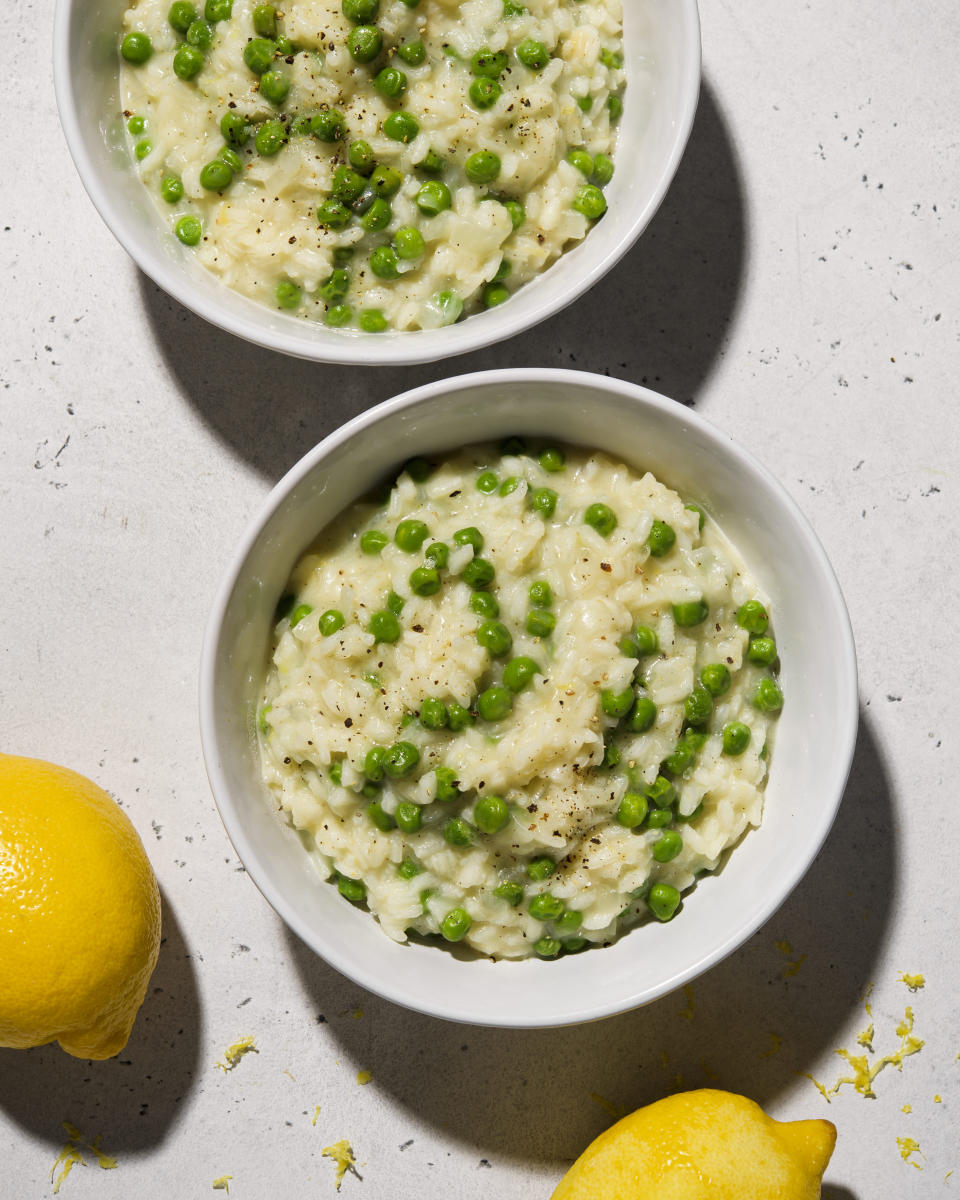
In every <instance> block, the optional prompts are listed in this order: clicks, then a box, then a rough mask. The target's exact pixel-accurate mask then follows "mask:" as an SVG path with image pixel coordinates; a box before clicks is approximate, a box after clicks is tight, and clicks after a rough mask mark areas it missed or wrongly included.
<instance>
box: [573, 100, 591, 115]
mask: <svg viewBox="0 0 960 1200" xmlns="http://www.w3.org/2000/svg"><path fill="white" fill-rule="evenodd" d="M577 108H579V109H580V111H581V112H585V113H588V112H589V111H590V109H591V108H593V97H592V96H577Z"/></svg>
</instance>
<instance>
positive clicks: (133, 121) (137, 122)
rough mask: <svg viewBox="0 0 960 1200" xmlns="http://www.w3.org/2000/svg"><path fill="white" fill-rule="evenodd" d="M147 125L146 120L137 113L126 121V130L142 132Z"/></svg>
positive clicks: (135, 132) (136, 132) (134, 132)
mask: <svg viewBox="0 0 960 1200" xmlns="http://www.w3.org/2000/svg"><path fill="white" fill-rule="evenodd" d="M146 127H147V122H146V120H145V119H144V118H143V117H141V116H138V115H136V114H135V115H134V116H132V117H131V118H130V120H129V121H128V122H127V131H128V132H129V133H132V134H138V133H143V131H144V130H145V129H146Z"/></svg>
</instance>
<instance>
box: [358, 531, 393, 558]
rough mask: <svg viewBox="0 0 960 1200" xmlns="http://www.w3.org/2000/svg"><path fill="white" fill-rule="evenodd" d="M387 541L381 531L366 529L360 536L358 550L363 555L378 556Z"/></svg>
mask: <svg viewBox="0 0 960 1200" xmlns="http://www.w3.org/2000/svg"><path fill="white" fill-rule="evenodd" d="M389 540H390V539H389V538H388V537H387V535H386V534H385V533H384V532H383V531H382V530H380V529H367V530H364V532H363V533H362V534H361V535H360V549H361V550H362V551H363V553H364V554H379V553H380V551H381V550H382V549H383V548H384V546H385V545H386V544H387V542H389Z"/></svg>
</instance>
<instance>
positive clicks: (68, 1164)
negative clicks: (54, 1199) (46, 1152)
mask: <svg viewBox="0 0 960 1200" xmlns="http://www.w3.org/2000/svg"><path fill="white" fill-rule="evenodd" d="M64 1124H66V1122H64ZM77 1163H79V1164H80V1166H81V1167H85V1166H86V1165H87V1164H86V1163H85V1162H84V1161H83V1155H82V1154H81V1153H80V1151H79V1149H78V1148H77V1146H76V1145H75V1144H74V1142H72V1141H70V1142H67V1144H66V1145H65V1146H64V1148H63V1149H62V1150H61V1151H60V1153H59V1154H58V1155H57V1158H56V1161H55V1162H54V1164H53V1166H52V1167H51V1168H50V1180H51V1182H52V1183H53V1194H54V1195H56V1194H57V1192H59V1191H60V1187H61V1185H62V1184H63V1181H64V1180H65V1179H66V1177H67V1176H68V1175H69V1174H70V1172H71V1171H72V1170H73V1168H74V1167H75V1166H76V1165H77ZM57 1167H59V1168H60V1174H59V1175H57V1177H56V1179H54V1175H55V1174H56V1171H57Z"/></svg>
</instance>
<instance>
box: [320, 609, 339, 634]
mask: <svg viewBox="0 0 960 1200" xmlns="http://www.w3.org/2000/svg"><path fill="white" fill-rule="evenodd" d="M344 620H345V618H344V615H343V613H342V612H341V611H340V609H339V608H328V609H327V611H326V612H324V613H321V614H320V622H319V628H320V632H321V633H322V634H323V636H324V637H330V636H331V635H332V634H334V633H336V632H337V630H338V629H342V628H343V625H344Z"/></svg>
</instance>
